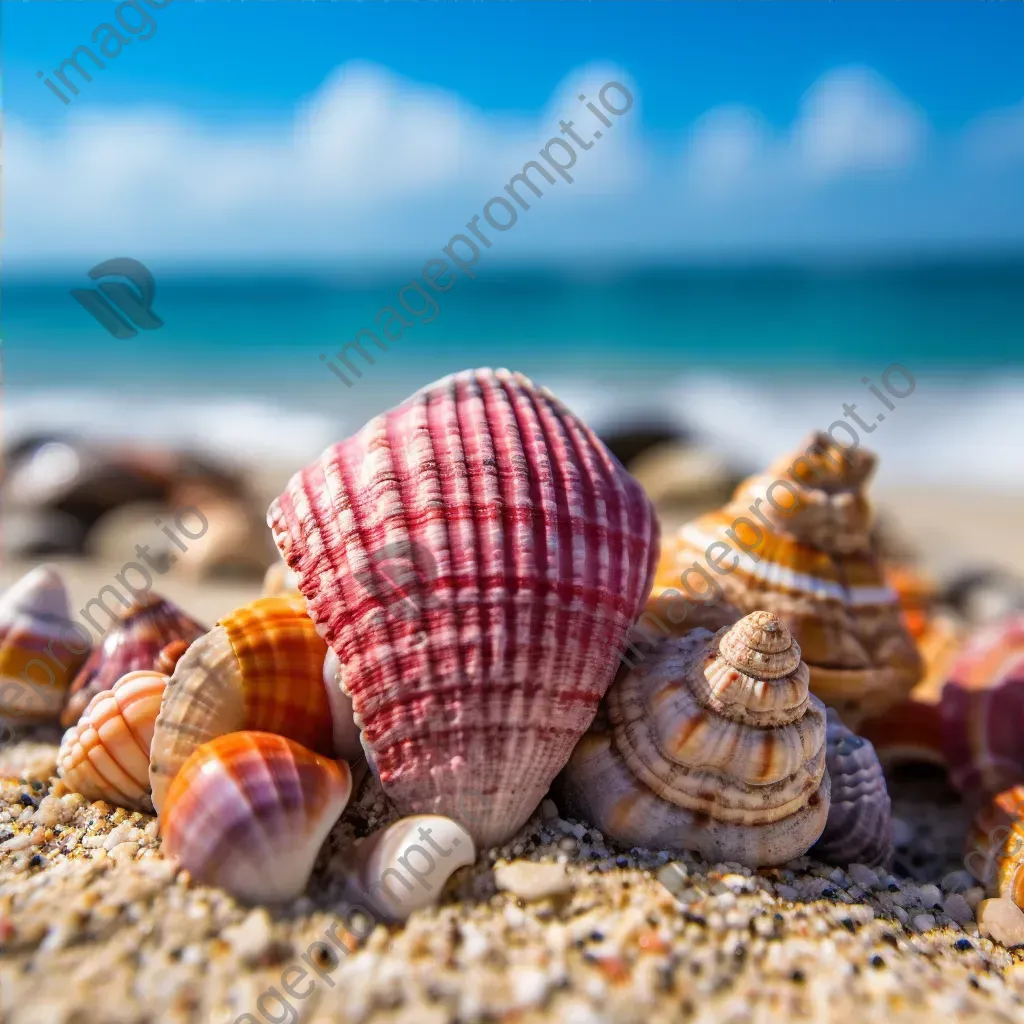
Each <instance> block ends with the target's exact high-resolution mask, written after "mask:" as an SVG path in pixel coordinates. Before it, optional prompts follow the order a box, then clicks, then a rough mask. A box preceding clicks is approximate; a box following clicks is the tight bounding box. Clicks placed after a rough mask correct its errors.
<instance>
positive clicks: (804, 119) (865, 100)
mask: <svg viewBox="0 0 1024 1024" xmlns="http://www.w3.org/2000/svg"><path fill="white" fill-rule="evenodd" d="M926 135H927V124H926V122H925V119H924V117H923V115H922V114H921V113H920V112H919V111H918V110H917V109H916V108H915V107H914V106H913V105H912V104H911V103H910V102H908V101H907V100H906V99H905V98H904V97H903V96H901V95H900V94H899V93H898V92H897V91H896V90H895V89H894V88H893V87H892V86H891V85H890V84H889V83H888V82H886V81H885V79H883V78H882V77H881V76H880V75H878V74H876V73H875V72H874V71H872V70H870V69H869V68H860V67H848V68H840V69H838V70H835V71H831V72H829V73H828V74H826V75H822V77H821V78H819V79H818V81H817V82H815V83H814V85H812V86H811V88H810V89H809V90H808V91H807V93H806V94H805V95H804V98H803V102H802V103H801V107H800V116H799V118H798V120H797V122H796V123H795V124H794V126H793V145H794V148H795V151H796V154H797V155H798V157H799V159H800V164H801V167H802V168H803V169H804V170H805V171H807V172H808V173H809V174H810V175H812V176H814V177H820V178H830V177H835V176H837V175H841V174H844V173H849V172H856V171H880V170H897V169H900V168H903V167H907V166H909V165H910V164H912V163H913V162H914V160H915V159H917V158H918V157H919V156H920V155H921V153H922V151H923V149H924V144H925V137H926Z"/></svg>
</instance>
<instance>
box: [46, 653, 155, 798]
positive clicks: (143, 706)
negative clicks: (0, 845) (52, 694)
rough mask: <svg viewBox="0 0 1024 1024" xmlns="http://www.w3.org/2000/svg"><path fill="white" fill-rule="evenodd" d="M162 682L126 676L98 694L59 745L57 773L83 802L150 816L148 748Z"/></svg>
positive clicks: (143, 676)
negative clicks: (86, 800)
mask: <svg viewBox="0 0 1024 1024" xmlns="http://www.w3.org/2000/svg"><path fill="white" fill-rule="evenodd" d="M166 684H167V676H165V675H163V674H161V673H160V672H129V673H128V675H126V676H122V677H121V678H120V679H119V680H118V681H117V682H116V683H114V685H113V686H112V687H111V688H110V689H109V690H103V691H101V692H100V693H97V694H96V696H95V697H93V699H92V700H91V701H89V704H88V706H87V707H86V709H85V711H83V712H82V717H81V718H80V719H79V720H78V723H77V724H76V725H73V726H71V728H70V729H68V731H67V732H66V733H65V734H64V739H63V740H62V741H61V745H60V753H59V754H58V755H57V773H58V774H59V775H60V777H61V778H62V779H63V780H64V782H65V783H66V784H67V786H68V788H69V789H71V790H73V791H74V792H76V793H81V794H82V796H84V797H86V798H87V799H88V800H106V801H107V802H109V803H112V804H117V805H119V806H121V807H129V808H131V809H133V810H137V811H152V809H153V806H152V803H151V801H150V798H149V746H150V743H151V742H152V740H153V726H154V724H155V722H156V716H157V713H158V712H159V711H160V698H161V697H162V696H163V693H164V687H165V686H166Z"/></svg>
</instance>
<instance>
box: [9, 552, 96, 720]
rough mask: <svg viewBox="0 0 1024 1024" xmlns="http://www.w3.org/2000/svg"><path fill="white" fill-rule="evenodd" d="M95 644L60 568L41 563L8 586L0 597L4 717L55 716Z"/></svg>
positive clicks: (54, 717) (25, 718) (43, 718)
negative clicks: (77, 616)
mask: <svg viewBox="0 0 1024 1024" xmlns="http://www.w3.org/2000/svg"><path fill="white" fill-rule="evenodd" d="M72 638H73V639H72ZM90 646H91V644H90V638H89V633H88V630H86V629H85V627H84V626H80V625H78V624H77V623H75V622H73V621H72V620H71V618H70V615H69V611H68V592H67V588H66V587H65V586H64V581H63V580H62V579H61V577H60V574H59V573H58V572H57V570H56V569H53V568H52V567H50V566H48V565H41V566H39V567H38V568H36V569H33V570H32V571H31V572H30V573H28V574H27V575H25V576H22V577H21V579H20V580H18V581H17V582H16V583H14V584H12V585H11V586H10V587H8V589H7V590H5V591H4V593H3V595H2V596H0V720H6V721H9V722H19V723H25V724H30V723H33V722H44V721H49V720H51V719H56V718H57V717H58V716H59V715H60V709H61V706H62V705H63V703H64V696H65V694H66V692H67V689H68V685H69V683H70V681H71V679H72V678H73V676H74V674H75V673H76V672H77V671H78V669H79V668H80V667H81V666H82V663H83V662H84V661H85V659H86V656H87V655H88V653H89V648H90Z"/></svg>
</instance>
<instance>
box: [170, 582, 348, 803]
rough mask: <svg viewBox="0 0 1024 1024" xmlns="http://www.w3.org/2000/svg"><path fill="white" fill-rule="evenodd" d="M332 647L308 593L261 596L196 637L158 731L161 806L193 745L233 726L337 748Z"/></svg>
mask: <svg viewBox="0 0 1024 1024" xmlns="http://www.w3.org/2000/svg"><path fill="white" fill-rule="evenodd" d="M326 654H327V645H326V644H325V643H324V641H323V640H321V639H320V637H319V636H318V635H317V631H316V628H315V627H314V625H313V623H312V622H311V621H310V618H309V616H308V615H307V614H306V603H305V601H303V599H302V598H301V597H261V598H258V599H257V600H255V601H253V602H251V603H250V604H247V605H243V606H242V607H241V608H238V609H236V610H235V611H233V612H232V613H231V614H230V615H226V616H225V617H224V618H222V619H221V620H220V622H219V623H218V624H217V625H216V626H215V627H214V628H213V629H212V630H210V632H209V633H207V634H206V635H205V636H202V637H200V638H199V639H198V640H196V641H195V642H193V643H192V645H191V646H190V647H189V648H188V650H187V651H185V653H184V654H183V655H182V656H181V658H180V660H179V661H178V662H177V664H176V665H175V667H174V672H173V674H172V675H171V679H170V682H169V683H168V684H167V689H166V690H165V692H164V700H163V705H162V706H161V709H160V715H159V717H158V718H157V722H156V730H155V732H154V736H153V746H152V752H151V764H150V780H151V782H152V788H153V804H154V806H155V807H156V809H157V811H158V812H159V811H160V809H161V806H162V804H163V800H164V795H165V794H166V792H167V787H168V786H169V785H170V782H171V780H172V779H173V778H174V776H175V774H176V773H177V772H178V769H179V768H181V766H182V765H183V764H184V763H185V761H186V760H187V758H188V757H189V756H190V755H191V754H192V752H193V751H194V750H195V749H196V748H197V747H199V746H201V745H202V744H203V743H206V742H207V741H208V740H212V739H214V738H215V737H217V736H223V735H224V734H225V733H231V732H239V731H241V730H243V729H249V730H257V731H260V732H270V733H277V734H279V735H281V736H287V737H289V739H293V740H295V741H296V742H297V743H301V744H302V745H303V746H305V747H309V748H310V749H311V750H315V751H316V752H317V753H320V754H332V753H333V752H334V742H333V727H332V721H331V705H330V702H329V700H328V695H327V690H326V688H325V686H324V681H323V668H324V658H325V656H326Z"/></svg>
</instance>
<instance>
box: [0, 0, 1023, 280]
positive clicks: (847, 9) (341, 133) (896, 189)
mask: <svg viewBox="0 0 1024 1024" xmlns="http://www.w3.org/2000/svg"><path fill="white" fill-rule="evenodd" d="M137 2H139V3H142V0H137ZM117 7H118V5H117V4H114V3H105V2H104V3H99V2H78V3H54V2H45V0H33V2H30V3H20V2H12V0H4V3H3V16H4V26H3V41H4V62H5V95H4V106H5V132H6V135H7V139H6V141H7V164H8V171H7V176H6V182H5V193H6V194H5V200H6V210H7V211H8V236H7V248H6V255H7V257H8V260H10V261H13V262H14V263H15V265H16V264H17V263H19V262H22V261H24V262H36V261H40V260H47V261H52V260H54V259H58V258H69V259H70V258H80V257H84V258H91V257H92V256H93V255H95V256H96V257H97V259H99V258H106V257H107V256H108V255H109V253H110V252H111V251H113V249H125V250H126V251H127V250H128V249H130V250H131V251H133V252H134V253H143V252H144V253H145V254H146V255H147V256H148V257H149V258H150V259H152V260H156V261H160V260H168V261H175V260H179V261H180V260H188V261H195V260H215V261H231V260H235V259H250V258H251V259H264V260H273V259H275V258H279V259H282V260H303V259H312V260H319V259H324V258H329V259H339V258H340V259H346V258H347V259H350V260H360V259H375V258H380V259H388V258H392V257H404V256H406V255H407V254H410V253H416V252H421V251H423V250H424V248H426V249H428V250H429V249H434V248H437V247H439V246H440V245H443V244H444V243H445V241H446V240H447V238H448V237H449V236H450V235H451V234H452V233H453V232H455V231H458V230H460V227H461V226H462V225H463V224H464V223H465V221H466V220H467V218H468V217H470V216H471V215H472V214H473V213H477V212H479V211H480V209H481V208H482V206H483V204H484V203H485V202H486V201H487V199H488V198H489V197H490V196H492V195H496V194H501V190H502V186H503V184H504V183H506V182H507V181H508V179H509V177H510V176H511V175H512V174H514V173H515V172H516V171H517V170H519V169H520V168H521V167H522V164H523V163H524V162H525V161H526V160H528V159H531V158H533V157H535V155H536V152H537V145H538V144H543V142H544V140H545V139H547V138H548V137H550V136H552V135H554V134H557V122H558V120H559V117H567V116H568V117H571V116H573V115H574V112H575V113H577V114H578V113H580V112H581V111H580V108H579V104H578V102H577V101H576V93H577V91H578V89H579V88H580V87H584V88H589V89H591V90H592V91H590V92H588V96H592V95H593V92H594V91H596V89H597V88H599V87H600V85H601V84H602V83H603V82H604V81H608V80H609V79H610V78H615V79H617V80H620V81H623V82H624V83H627V84H628V87H629V89H630V90H631V92H632V93H633V94H634V95H635V97H636V101H637V102H636V105H635V107H634V109H633V110H631V111H630V112H629V114H627V115H623V118H622V119H621V120H620V121H619V122H617V124H616V126H615V129H614V132H610V133H609V137H608V138H607V139H602V140H601V142H600V143H599V144H598V143H595V144H594V148H593V150H592V151H590V152H588V153H587V154H585V155H584V154H581V155H580V161H579V164H578V170H577V172H576V173H577V179H576V181H575V182H574V183H573V185H572V187H571V188H568V187H566V188H562V189H558V190H552V194H551V195H550V196H545V199H544V207H543V213H541V209H540V207H538V208H537V209H536V210H535V211H532V212H534V213H536V216H533V217H531V218H529V219H528V218H526V217H524V218H522V219H523V224H524V226H523V227H522V228H517V229H516V230H515V231H514V232H512V233H510V234H509V235H506V236H503V237H502V245H503V247H504V248H503V250H502V255H503V256H507V257H509V258H518V259H531V258H539V257H540V256H544V257H545V258H547V257H551V258H556V259H560V260H569V259H572V258H576V257H582V256H583V255H590V256H593V255H595V254H603V255H606V256H607V257H608V258H615V257H617V256H618V257H622V258H627V259H641V258H656V257H675V256H683V257H689V256H696V257H701V256H708V255H723V254H724V255H731V256H741V257H742V256H746V255H755V256H756V255H763V254H785V253H790V252H794V251H797V252H799V251H804V250H808V249H809V250H814V251H819V250H827V251H829V252H834V253H838V254H843V253H846V252H860V251H863V250H867V251H872V252H874V251H882V252H893V251H901V250H903V249H908V250H913V251H920V250H942V251H944V252H945V251H954V252H961V251H968V250H970V251H977V250H986V249H1005V248H1008V247H1009V248H1019V247H1024V187H1022V182H1024V61H1022V60H1021V52H1022V48H1024V4H1018V3H1004V4H981V3H939V4H925V3H915V4H892V3H882V4H875V3H856V4H854V3H841V4H834V3H832V4H823V3H818V4H810V3H801V4H784V3H772V4H757V3H744V4H736V3H708V4H703V3H693V4H684V3H674V4H670V3H662V4H646V3H628V4H627V3H592V4H583V3H474V4H469V3H460V4H452V3H448V4H435V3H423V4H412V3H386V4H384V3H358V4H355V3H340V2H339V3H308V2H301V3H300V2H288V0H277V2H245V3H238V2H233V3H226V2H216V0H211V2H205V3H203V2H200V3H195V2H187V3H186V2H183V0H175V2H173V3H170V4H169V5H168V6H167V7H166V8H164V9H161V10H156V11H152V12H151V15H152V18H153V20H154V22H155V24H156V29H155V31H152V35H151V38H149V39H148V40H145V41H143V40H142V39H141V38H134V39H133V41H132V43H131V44H130V45H128V46H126V47H125V48H124V50H123V52H121V53H120V55H119V56H117V57H116V59H111V60H109V61H108V62H107V66H106V68H105V69H104V70H102V71H97V72H96V73H95V77H94V80H93V81H92V82H91V83H88V84H82V86H81V92H80V94H79V95H78V96H77V97H75V98H74V99H73V100H72V102H71V103H70V105H67V106H65V105H63V104H62V103H61V102H60V101H59V100H58V99H57V98H56V97H55V96H54V95H53V94H52V93H50V92H49V91H48V90H47V89H46V88H45V86H44V85H43V84H42V82H41V81H40V80H39V78H37V75H36V72H37V71H40V70H42V71H44V72H45V73H47V74H52V71H53V69H54V68H56V67H57V66H58V65H59V64H60V63H61V61H62V60H63V59H64V58H65V57H66V56H68V55H69V54H70V53H71V52H72V51H73V50H74V48H75V47H76V46H78V45H79V44H82V43H90V37H91V36H92V34H93V32H94V30H95V29H96V27H97V26H98V25H100V24H101V23H103V22H113V21H114V14H115V11H116V9H117ZM126 17H128V18H129V20H131V19H132V18H133V15H132V14H131V13H130V12H129V13H128V14H127V15H126ZM149 31H151V30H150V29H146V28H143V33H144V34H145V33H147V32H149ZM124 35H125V36H126V37H128V35H129V34H128V33H127V32H124ZM91 45H94V44H91ZM584 116H586V115H585V114H584Z"/></svg>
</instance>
